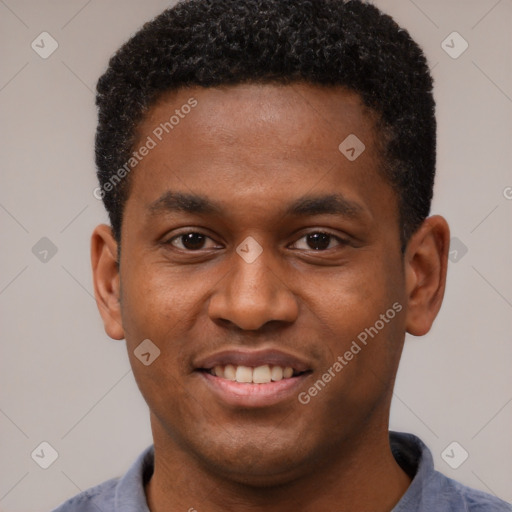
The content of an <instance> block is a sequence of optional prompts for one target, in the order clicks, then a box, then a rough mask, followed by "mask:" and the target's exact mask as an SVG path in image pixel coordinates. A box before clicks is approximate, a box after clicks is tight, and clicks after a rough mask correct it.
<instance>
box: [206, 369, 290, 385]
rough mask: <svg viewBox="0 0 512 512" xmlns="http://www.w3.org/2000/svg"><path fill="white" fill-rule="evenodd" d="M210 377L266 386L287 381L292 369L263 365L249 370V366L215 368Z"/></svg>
mask: <svg viewBox="0 0 512 512" xmlns="http://www.w3.org/2000/svg"><path fill="white" fill-rule="evenodd" d="M210 373H211V374H212V375H215V376H216V377H221V378H224V379H228V380H232V381H236V382H242V383H246V384H268V383H269V382H272V381H274V382H277V381H280V380H282V379H289V378H290V377H292V376H293V368H291V367H290V366H286V367H282V366H270V365H268V364H265V365H263V366H257V367H256V368H251V367H250V366H235V365H232V364H227V365H226V366H215V367H214V368H212V369H211V370H210Z"/></svg>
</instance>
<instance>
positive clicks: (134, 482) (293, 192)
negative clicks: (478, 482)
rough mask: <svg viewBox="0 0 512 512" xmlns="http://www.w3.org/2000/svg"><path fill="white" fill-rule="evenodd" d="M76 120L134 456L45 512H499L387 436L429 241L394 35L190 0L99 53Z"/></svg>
mask: <svg viewBox="0 0 512 512" xmlns="http://www.w3.org/2000/svg"><path fill="white" fill-rule="evenodd" d="M97 105H98V108H99V125H98V131H97V138H96V158H97V166H98V177H99V181H100V186H99V187H98V189H97V190H96V191H95V194H96V195H97V197H101V198H102V199H103V201H104V204H105V206H106V208H107V211H108V213H109V216H110V221H111V226H106V225H101V226H98V227H97V228H96V229H95V231H94V233H93V235H92V265H93V274H94V285H95V294H96V299H97V302H98V306H99V310H100V313H101V315H102V318H103V321H104V325H105V329H106V332H107V333H108V335H109V336H110V337H112V338H114V339H123V338H125V339H126V343H127V347H128V353H129V356H130V360H131V364H132V368H133V373H134V375H135V378H136V381H137V384H138V386H139V388H140V390H141V393H142V394H143V396H144V398H145V400H146V402H147V403H148V406H149V408H150V412H151V427H152V433H153V438H154V447H153V446H152V447H150V448H148V449H147V450H146V451H145V452H144V453H143V454H141V456H140V457H139V459H138V460H137V461H136V462H135V464H134V465H133V466H132V468H131V469H130V470H129V471H128V473H127V474H126V475H125V476H124V477H122V478H119V479H113V480H110V481H108V482H105V483H103V484H101V485H99V486H98V487H95V488H93V489H91V490H88V491H85V492H84V493H82V494H80V495H78V496H77V497H75V498H73V499H71V500H70V501H68V502H67V503H65V504H63V505H62V506H61V507H59V508H58V509H57V510H58V511H59V512H67V511H79V512H88V511H97V510H100V511H102V512H108V511H116V512H121V511H122V512H134V511H148V510H150V511H151V512H164V511H175V510H176V511H178V510H184V511H185V510H188V511H195V510H196V511H199V512H203V511H204V512H215V511H232V510H233V511H234V510H236V511H238V512H243V511H248V510H251V511H260V510H261V511H265V512H274V511H278V510H279V511H282V510H285V511H292V510H294V511H295V510H300V511H305V512H313V511H319V510H325V511H332V512H334V511H337V512H341V511H357V512H366V511H368V512H370V511H371V512H385V511H391V510H392V511H394V512H404V511H420V510H421V511H436V512H443V511H477V510H478V511H484V510H485V511H487V510H488V511H491V510H492V511H495V510H497V511H501V510H503V511H504V510H512V508H511V507H510V506H509V505H507V504H506V503H504V502H503V501H500V500H498V499H497V498H494V497H492V496H490V495H487V494H484V493H482V492H479V491H476V490H472V489H469V488H467V487H464V486H462V485H461V484H459V483H457V482H454V481H453V480H450V479H448V478H446V477H444V476H443V475H441V474H440V473H437V472H435V471H434V469H433V463H432V457H431V454H430V452H429V451H428V449H427V448H426V446H425V445H424V444H423V443H422V442H421V441H420V440H419V439H418V438H416V437H415V436H412V435H410V434H398V433H389V432H388V418H389V408H390V402H391V397H392V390H393V384H394V379H395V375H396V371H397V368H398V363H399V359H400V355H401V351H402V347H403V343H404V337H405V334H406V332H409V333H410V334H412V335H415V336H421V335H424V334H425V333H427V332H428V331H429V329H430V327H431V325H432V323H433V321H434V319H435V317H436V315H437V313H438V311H439V308H440V306H441V302H442V298H443V293H444V288H445V279H446V269H447V253H448V245H449V229H448V226H447V223H446V221H445V220H444V219H443V218H442V217H439V216H433V217H428V214H429V210H430V202H431V198H432V188H433V181H434V173H435V140H436V138H435V132H436V123H435V115H434V100H433V96H432V80H431V77H430V74H429V70H428V66H427V63H426V60H425V57H424V55H423V53H422V51H421V50H420V49H419V48H418V46H417V45H416V44H415V43H414V42H413V41H412V39H411V38H410V36H409V35H408V33H407V32H406V31H405V30H403V29H401V28H399V27H398V26H397V25H396V23H395V22H394V21H393V20H392V19H391V18H390V17H389V16H386V15H384V14H382V13H380V12H379V11H378V10H377V9H376V8H375V7H373V6H371V5H369V4H365V3H363V2H360V1H355V0H353V1H349V2H343V1H342V0H315V1H311V0H294V1H283V0H245V1H242V2H241V1H240V0H190V1H187V2H182V3H179V4H178V5H177V6H175V7H173V8H171V9H169V10H167V11H165V12H164V13H162V14H161V15H160V16H159V17H157V18H156V19H155V20H153V21H152V22H150V23H147V24H146V25H144V27H143V28H142V29H141V30H140V31H139V32H138V33H137V34H136V35H135V36H134V37H132V38H131V39H130V41H128V42H127V43H126V44H125V45H124V46H123V47H122V48H121V49H120V50H119V51H118V52H117V54H116V55H115V56H114V57H113V58H112V60H111V62H110V65H109V68H108V70H107V72H106V73H105V74H104V75H103V76H102V77H101V79H100V81H99V83H98V96H97Z"/></svg>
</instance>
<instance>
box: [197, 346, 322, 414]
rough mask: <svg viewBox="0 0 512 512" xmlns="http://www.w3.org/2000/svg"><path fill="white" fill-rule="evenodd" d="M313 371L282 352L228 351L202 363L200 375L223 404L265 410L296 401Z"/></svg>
mask: <svg viewBox="0 0 512 512" xmlns="http://www.w3.org/2000/svg"><path fill="white" fill-rule="evenodd" d="M312 372H313V370H312V368H311V367H310V365H308V364H307V363H305V362H304V361H302V360H301V359H299V358H296V357H294V356H291V355H290V354H285V353H282V352H279V351H268V350H267V351H258V352H242V351H226V352H222V353H217V354H215V355H213V356H211V357H208V358H206V359H205V360H203V361H201V362H200V363H199V364H198V366H196V373H199V374H200V375H201V376H202V381H203V382H204V384H205V385H206V386H207V388H208V389H209V390H210V391H211V392H213V394H214V395H215V396H216V397H217V398H218V399H220V400H221V401H222V402H223V403H225V404H228V405H232V406H236V407H263V406H270V405H275V404H277V403H279V402H282V401H284V400H286V399H296V395H297V394H298V390H299V387H300V386H301V385H302V383H303V381H304V379H305V378H307V376H308V375H309V374H311V373H312Z"/></svg>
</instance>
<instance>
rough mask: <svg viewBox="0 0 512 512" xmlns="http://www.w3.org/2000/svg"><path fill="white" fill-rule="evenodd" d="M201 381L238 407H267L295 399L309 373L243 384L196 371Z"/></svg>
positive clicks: (230, 403)
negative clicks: (277, 379) (264, 382)
mask: <svg viewBox="0 0 512 512" xmlns="http://www.w3.org/2000/svg"><path fill="white" fill-rule="evenodd" d="M198 373H199V374H200V376H201V377H202V378H203V382H205V384H206V385H207V386H208V387H209V388H210V389H211V390H212V392H213V393H214V394H215V395H216V396H217V397H218V398H220V399H221V400H222V401H223V402H225V403H227V404H229V405H233V406H238V407H268V406H270V405H275V404H278V403H280V402H283V401H285V400H289V399H291V398H293V399H295V400H297V396H298V393H299V388H300V387H301V385H302V383H303V381H304V379H305V378H306V377H307V376H308V375H309V374H307V373H306V374H302V375H298V376H297V377H291V378H289V379H282V380H279V381H276V382H269V383H267V384H245V383H241V382H236V381H232V380H228V379H223V378H221V377H216V376H214V375H211V374H210V373H207V372H198Z"/></svg>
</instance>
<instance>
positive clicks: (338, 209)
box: [148, 191, 366, 219]
mask: <svg viewBox="0 0 512 512" xmlns="http://www.w3.org/2000/svg"><path fill="white" fill-rule="evenodd" d="M148 210H149V214H150V215H151V216H154V215H157V214H159V213H167V212H185V213H191V214H200V215H213V214H222V212H223V209H222V207H221V205H220V204H219V203H217V202H215V201H212V200H211V199H209V198H208V197H206V196H202V195H199V194H193V193H185V192H174V191H167V192H165V193H164V194H163V195H162V196H161V197H160V198H158V199H157V200H156V201H154V202H152V203H151V204H150V205H149V207H148ZM365 211H366V209H365V208H363V207H362V206H361V205H360V204H359V203H356V202H354V201H350V200H348V199H347V198H345V197H344V196H343V195H341V194H328V195H306V196H303V197H300V198H299V199H297V200H296V201H294V202H293V203H291V204H290V205H288V207H287V208H286V210H285V212H284V215H285V216H295V217H307V216H313V215H325V214H327V215H341V216H344V217H347V218H351V219H354V218H357V217H359V216H362V215H363V214H364V212H365Z"/></svg>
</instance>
